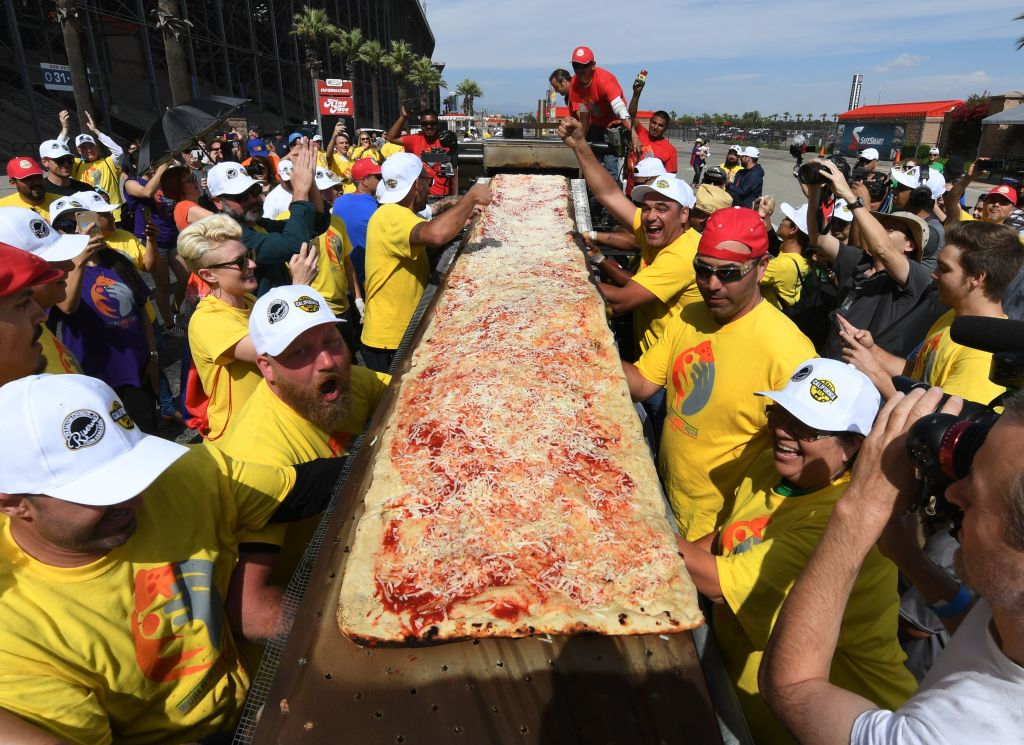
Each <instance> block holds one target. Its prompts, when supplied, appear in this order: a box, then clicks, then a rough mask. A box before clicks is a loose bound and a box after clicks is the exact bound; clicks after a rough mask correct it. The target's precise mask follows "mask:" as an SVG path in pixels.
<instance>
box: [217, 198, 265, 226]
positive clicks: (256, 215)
mask: <svg viewBox="0 0 1024 745" xmlns="http://www.w3.org/2000/svg"><path fill="white" fill-rule="evenodd" d="M220 211H221V212H223V213H224V214H225V215H229V216H231V217H233V218H234V219H236V220H238V222H241V223H245V224H246V225H255V224H256V223H257V222H259V220H260V218H262V217H263V206H262V204H261V205H260V206H259V207H253V208H251V209H247V210H245V211H244V212H243V211H242V210H237V209H235V208H234V207H229V206H228V205H227V204H226V203H222V205H221V209H220Z"/></svg>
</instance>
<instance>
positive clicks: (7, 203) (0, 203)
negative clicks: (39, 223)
mask: <svg viewBox="0 0 1024 745" xmlns="http://www.w3.org/2000/svg"><path fill="white" fill-rule="evenodd" d="M56 199H58V196H57V195H56V194H50V193H49V192H47V194H46V196H45V197H43V203H42V204H41V205H39V206H38V207H37V206H36V205H34V204H29V203H28V202H26V201H25V199H24V198H23V197H22V196H21V194H19V193H18V192H14V193H13V194H8V195H7V196H6V197H3V198H2V199H0V207H23V208H25V209H27V210H32V211H33V212H35V213H36V214H37V215H39V216H40V217H41V218H43V219H44V220H46V221H47V222H49V221H50V205H51V204H53V202H54V200H56Z"/></svg>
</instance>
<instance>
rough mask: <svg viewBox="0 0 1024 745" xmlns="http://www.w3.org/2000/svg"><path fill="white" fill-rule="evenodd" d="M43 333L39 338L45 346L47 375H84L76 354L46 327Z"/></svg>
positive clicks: (44, 354) (44, 355)
mask: <svg viewBox="0 0 1024 745" xmlns="http://www.w3.org/2000/svg"><path fill="white" fill-rule="evenodd" d="M42 329H43V333H42V335H40V337H39V343H40V344H42V345H43V357H45V358H46V369H45V370H43V372H45V373H49V374H50V375H64V374H67V373H73V374H77V375H81V374H82V366H81V365H80V364H79V363H78V358H77V357H75V354H74V352H72V351H71V350H70V349H68V348H67V347H65V346H64V344H63V342H61V340H60V339H58V338H57V337H56V336H54V335H53V332H52V331H50V329H48V328H46V326H43V327H42Z"/></svg>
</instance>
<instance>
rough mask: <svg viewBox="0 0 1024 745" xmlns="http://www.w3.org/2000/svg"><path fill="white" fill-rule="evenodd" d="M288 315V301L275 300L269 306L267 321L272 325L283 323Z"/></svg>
mask: <svg viewBox="0 0 1024 745" xmlns="http://www.w3.org/2000/svg"><path fill="white" fill-rule="evenodd" d="M286 315H288V301H287V300H275V301H274V302H272V303H271V304H270V305H268V306H267V321H269V322H270V323H277V322H279V321H283V320H284V317H285V316H286Z"/></svg>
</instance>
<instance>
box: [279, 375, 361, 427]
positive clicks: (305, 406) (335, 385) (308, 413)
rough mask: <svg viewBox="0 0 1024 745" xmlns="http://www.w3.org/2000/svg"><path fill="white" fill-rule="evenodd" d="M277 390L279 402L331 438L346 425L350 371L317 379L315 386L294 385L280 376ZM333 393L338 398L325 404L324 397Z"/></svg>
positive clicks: (349, 408) (349, 402)
mask: <svg viewBox="0 0 1024 745" xmlns="http://www.w3.org/2000/svg"><path fill="white" fill-rule="evenodd" d="M274 388H275V392H276V393H277V396H278V398H280V399H281V400H282V401H284V402H285V403H286V404H288V406H290V407H291V408H292V409H294V410H295V411H296V412H298V414H299V416H301V417H302V418H303V419H305V420H306V421H308V422H311V423H312V424H314V425H316V426H317V427H319V428H320V429H321V430H323V431H324V432H327V433H328V434H330V433H331V432H334V431H335V430H337V429H338V428H339V427H341V425H342V424H344V423H345V420H346V419H347V418H348V415H349V411H350V410H351V397H350V396H349V371H348V368H345V369H344V370H343V371H342V372H337V373H326V374H323V375H318V376H317V378H316V381H315V382H314V383H313V384H312V385H295V384H293V383H291V382H290V381H287V380H285V379H284V378H283V377H280V376H279V377H278V379H277V380H276V381H275V383H274ZM334 390H336V391H337V392H338V397H337V398H335V399H334V400H333V401H327V400H325V399H324V394H325V393H330V392H332V391H334Z"/></svg>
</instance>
